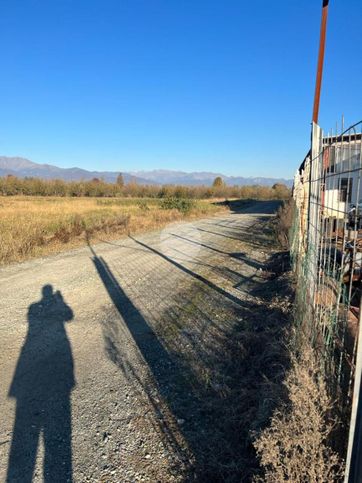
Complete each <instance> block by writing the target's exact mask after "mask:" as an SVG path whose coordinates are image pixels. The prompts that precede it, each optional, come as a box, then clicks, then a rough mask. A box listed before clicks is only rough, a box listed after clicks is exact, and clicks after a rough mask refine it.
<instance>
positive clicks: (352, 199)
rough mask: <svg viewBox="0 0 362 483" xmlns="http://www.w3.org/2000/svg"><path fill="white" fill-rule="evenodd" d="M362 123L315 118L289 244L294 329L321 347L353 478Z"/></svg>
mask: <svg viewBox="0 0 362 483" xmlns="http://www.w3.org/2000/svg"><path fill="white" fill-rule="evenodd" d="M361 128H362V123H361V122H360V123H357V124H355V125H354V126H352V127H350V128H349V129H347V130H345V131H343V132H342V133H341V134H338V133H334V134H333V133H331V134H328V135H324V134H323V132H322V130H321V128H320V127H319V126H317V125H313V134H312V149H311V151H310V153H309V154H308V155H307V157H306V158H305V159H304V161H303V163H302V165H301V166H300V169H299V171H298V172H297V174H296V176H295V181H294V191H293V197H294V201H295V215H294V226H293V230H292V243H291V254H292V260H293V266H294V271H295V274H296V279H297V287H296V316H297V336H299V337H304V338H306V339H307V340H308V341H309V346H310V347H311V348H312V350H313V352H314V354H316V357H317V362H318V365H319V371H320V374H322V375H323V379H324V381H325V383H326V384H327V392H328V394H329V397H330V398H331V401H333V405H332V407H331V408H330V411H329V417H330V420H332V419H333V418H334V420H335V421H336V420H337V421H338V422H337V423H335V424H334V428H333V430H332V432H331V436H330V444H331V446H332V447H333V449H334V450H335V451H336V452H338V453H339V455H340V456H341V457H342V458H344V459H346V462H347V463H346V478H347V480H346V481H351V482H352V481H357V479H354V477H355V476H356V475H354V471H355V469H356V468H357V465H358V461H359V455H358V451H357V452H356V444H355V443H354V441H355V438H356V437H357V436H358V434H357V433H356V432H355V431H354V430H355V425H354V420H355V416H356V411H357V406H358V399H359V381H360V357H361V355H360V353H361V347H360V346H359V331H360V326H361V323H360V321H361V280H362V191H361V188H362V186H361V173H362V162H361V137H362V136H361ZM357 367H359V369H358V370H357V369H356V368H357ZM351 413H352V419H351ZM350 421H352V423H350ZM348 434H349V436H348ZM348 478H349V479H348ZM313 481H315V480H313Z"/></svg>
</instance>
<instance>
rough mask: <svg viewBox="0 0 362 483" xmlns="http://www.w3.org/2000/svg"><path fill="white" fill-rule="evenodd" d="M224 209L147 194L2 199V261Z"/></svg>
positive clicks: (57, 249)
mask: <svg viewBox="0 0 362 483" xmlns="http://www.w3.org/2000/svg"><path fill="white" fill-rule="evenodd" d="M221 209H222V208H220V207H216V206H215V205H213V204H211V203H210V202H206V201H197V202H194V203H192V205H190V206H189V209H188V210H180V209H177V208H172V205H171V207H170V209H167V207H165V206H162V205H161V203H160V201H159V200H157V199H145V198H143V199H135V198H127V199H124V198H123V199H122V198H107V199H104V198H102V199H99V198H86V197H83V198H60V197H31V196H27V197H22V196H13V197H0V215H1V216H0V264H2V265H3V264H6V263H11V262H18V261H22V260H25V259H28V258H32V257H37V256H43V255H47V254H50V253H56V252H59V251H62V250H66V249H69V248H73V247H77V246H81V245H83V244H84V243H85V234H86V233H87V236H100V237H101V238H102V239H104V240H109V239H112V238H113V239H114V238H116V237H118V236H122V235H125V234H127V233H129V232H131V233H139V232H142V231H147V230H152V229H156V228H160V227H162V226H164V225H166V224H167V223H169V222H172V221H181V220H183V219H192V218H197V217H200V216H206V215H212V214H213V213H216V212H217V211H220V210H221Z"/></svg>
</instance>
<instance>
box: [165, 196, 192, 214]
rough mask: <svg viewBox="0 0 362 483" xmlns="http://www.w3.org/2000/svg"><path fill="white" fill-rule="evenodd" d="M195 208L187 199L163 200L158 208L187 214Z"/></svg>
mask: <svg viewBox="0 0 362 483" xmlns="http://www.w3.org/2000/svg"><path fill="white" fill-rule="evenodd" d="M194 206H195V201H194V200H191V199H188V198H164V199H163V200H162V201H161V204H160V207H161V208H162V209H163V210H178V211H180V212H181V213H188V212H189V211H190V210H191V209H192V208H193V207H194Z"/></svg>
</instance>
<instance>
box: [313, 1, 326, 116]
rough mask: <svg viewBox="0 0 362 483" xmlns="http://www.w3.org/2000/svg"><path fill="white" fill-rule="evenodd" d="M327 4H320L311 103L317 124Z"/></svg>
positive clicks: (324, 2)
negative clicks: (317, 50)
mask: <svg viewBox="0 0 362 483" xmlns="http://www.w3.org/2000/svg"><path fill="white" fill-rule="evenodd" d="M328 4H329V0H323V5H322V21H321V32H320V40H319V54H318V66H317V78H316V83H315V93H314V105H313V119H312V120H313V122H315V123H316V124H318V114H319V102H320V97H321V86H322V77H323V63H324V51H325V46H326V32H327V18H328Z"/></svg>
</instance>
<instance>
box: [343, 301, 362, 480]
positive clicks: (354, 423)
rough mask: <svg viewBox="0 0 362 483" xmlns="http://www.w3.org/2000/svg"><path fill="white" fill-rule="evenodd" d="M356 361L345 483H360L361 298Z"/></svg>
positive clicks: (361, 467) (361, 444) (361, 426)
mask: <svg viewBox="0 0 362 483" xmlns="http://www.w3.org/2000/svg"><path fill="white" fill-rule="evenodd" d="M358 324H359V328H358V341H357V359H356V369H355V378H354V389H353V400H352V412H351V422H350V428H349V437H348V451H347V460H346V472H345V479H344V481H345V483H360V482H362V392H361V371H362V298H361V303H360V309H359V317H358Z"/></svg>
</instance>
